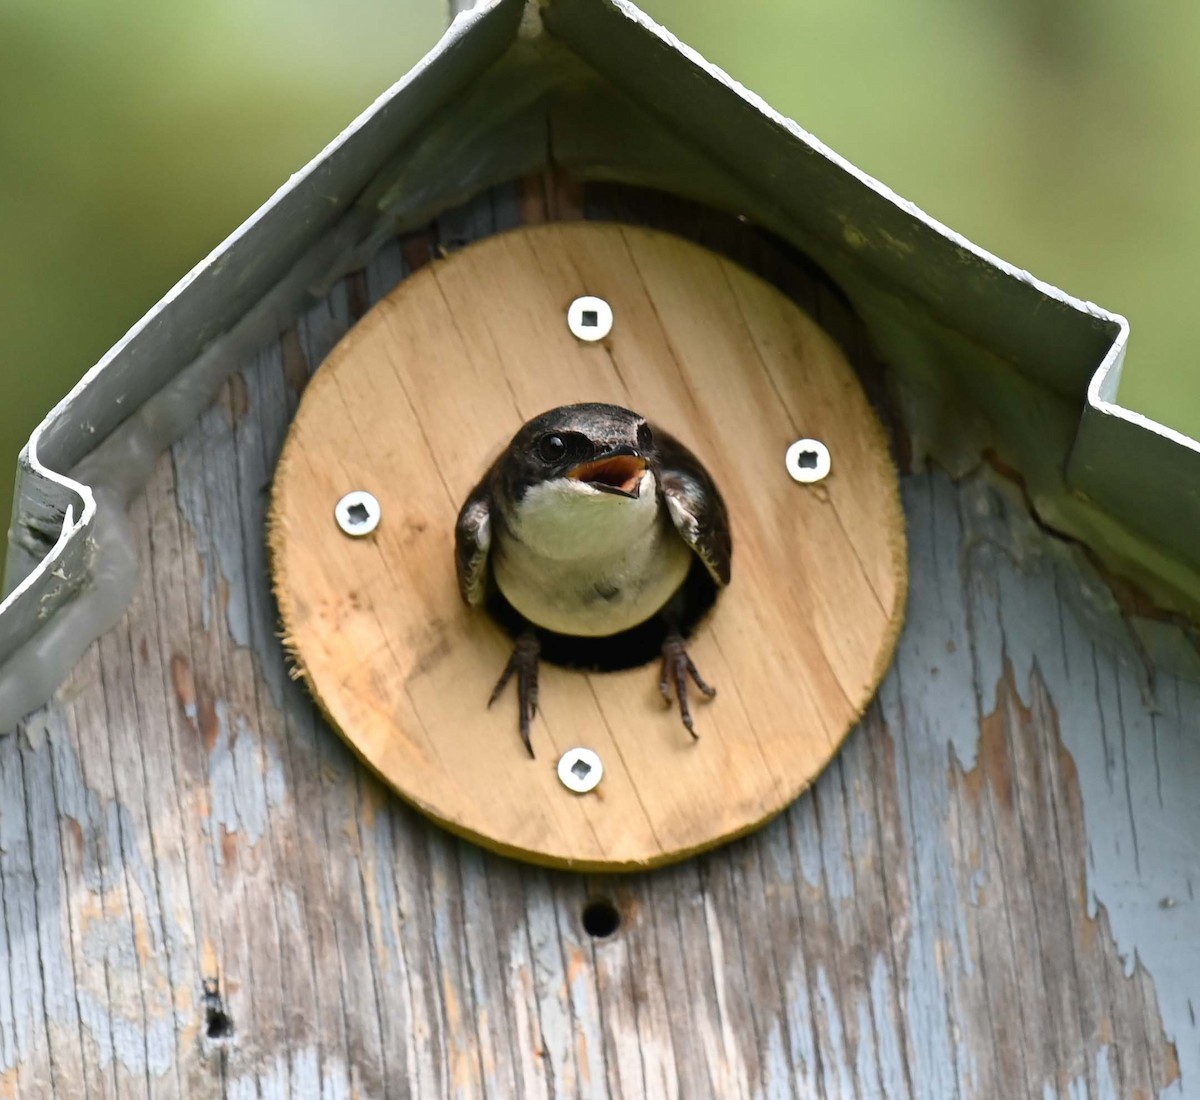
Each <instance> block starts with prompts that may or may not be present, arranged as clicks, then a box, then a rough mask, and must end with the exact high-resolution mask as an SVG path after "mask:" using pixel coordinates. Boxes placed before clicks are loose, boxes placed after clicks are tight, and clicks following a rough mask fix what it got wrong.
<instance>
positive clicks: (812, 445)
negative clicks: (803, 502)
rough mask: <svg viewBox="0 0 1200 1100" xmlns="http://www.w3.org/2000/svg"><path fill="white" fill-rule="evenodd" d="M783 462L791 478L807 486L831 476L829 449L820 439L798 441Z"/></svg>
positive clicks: (791, 447) (790, 448)
mask: <svg viewBox="0 0 1200 1100" xmlns="http://www.w3.org/2000/svg"><path fill="white" fill-rule="evenodd" d="M783 461H784V465H785V466H786V467H787V472H788V474H789V475H790V476H791V478H792V479H793V480H794V481H800V482H803V483H804V484H806V485H810V484H812V482H814V481H820V480H821V479H822V478H824V477H826V476H828V474H829V448H828V447H826V446H825V444H824V443H822V442H821V441H820V440H819V439H797V440H796V442H795V443H793V444H792V445H791V446H790V447H789V448H788V449H787V454H786V455H784V459H783Z"/></svg>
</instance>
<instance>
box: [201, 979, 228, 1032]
mask: <svg viewBox="0 0 1200 1100" xmlns="http://www.w3.org/2000/svg"><path fill="white" fill-rule="evenodd" d="M204 1034H205V1035H207V1036H208V1037H209V1038H210V1039H228V1038H229V1036H230V1035H232V1034H233V1017H232V1016H230V1015H229V1013H228V1012H226V1011H225V1002H224V1001H222V1000H221V983H220V982H219V981H218V979H216V978H205V979H204Z"/></svg>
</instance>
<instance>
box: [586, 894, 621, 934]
mask: <svg viewBox="0 0 1200 1100" xmlns="http://www.w3.org/2000/svg"><path fill="white" fill-rule="evenodd" d="M620 927H621V911H620V910H619V909H618V908H617V907H616V905H615V904H614V903H613V901H612V900H611V899H610V898H592V899H591V900H590V901H589V902H588V903H587V904H586V905H585V906H584V907H583V930H584V931H585V932H586V933H587V934H588V935H589V936H591V937H592V938H593V939H596V940H603V939H607V938H608V937H609V936H611V935H613V934H614V933H615V932H616V931H617V929H618V928H620Z"/></svg>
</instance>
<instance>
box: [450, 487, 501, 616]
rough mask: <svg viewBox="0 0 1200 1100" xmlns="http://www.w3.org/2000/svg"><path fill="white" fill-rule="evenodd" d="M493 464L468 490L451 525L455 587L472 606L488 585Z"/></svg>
mask: <svg viewBox="0 0 1200 1100" xmlns="http://www.w3.org/2000/svg"><path fill="white" fill-rule="evenodd" d="M493 472H494V467H493V469H492V470H489V471H488V472H487V473H486V474H485V475H484V476H483V478H482V479H481V480H480V482H479V484H478V485H476V486H475V488H474V489H472V490H471V492H470V494H469V495H468V497H467V499H466V500H465V501H464V502H463V506H462V508H461V509H460V510H459V513H458V522H457V523H455V525H454V564H455V568H456V569H457V571H458V591H459V593H460V594H461V595H462V598H463V600H464V601H465V602H466V603H468V604H470V606H472V607H478V606H479V605H480V604H481V603H483V601H484V598H485V596H486V595H487V588H488V550H489V549H490V548H491V544H492V538H493V526H494V525H493V516H492V511H493V509H492V507H491V495H492V494H491V488H490V486H491V479H492V475H493Z"/></svg>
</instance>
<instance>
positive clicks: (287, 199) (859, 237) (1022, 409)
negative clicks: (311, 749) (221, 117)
mask: <svg viewBox="0 0 1200 1100" xmlns="http://www.w3.org/2000/svg"><path fill="white" fill-rule="evenodd" d="M549 163H554V164H558V165H561V166H564V167H566V168H568V169H569V170H571V171H572V172H574V173H575V174H577V175H579V176H581V177H584V178H596V179H611V180H620V181H623V182H627V183H636V184H641V185H646V186H653V187H658V188H661V189H664V190H669V191H672V192H675V193H677V194H681V195H683V196H686V197H689V198H693V199H697V200H700V201H702V202H705V203H708V204H710V205H712V206H715V207H719V208H721V209H724V210H728V211H733V212H735V213H738V214H740V215H744V216H745V217H746V218H748V219H749V220H751V221H753V222H755V223H757V224H760V225H761V226H763V227H764V228H766V229H768V230H770V231H772V232H774V233H776V234H778V235H780V236H781V237H783V238H785V239H786V240H788V241H790V242H791V243H793V244H794V245H795V246H796V247H798V248H799V249H801V250H802V251H804V252H806V253H808V254H809V255H810V256H811V257H812V258H813V259H814V260H815V261H816V262H818V263H819V264H821V265H822V266H823V267H824V268H825V270H826V271H827V272H828V273H829V275H830V276H831V277H832V278H833V279H834V280H835V281H837V282H838V283H839V285H840V286H841V287H842V289H843V290H844V291H845V292H846V294H847V295H848V296H849V298H850V299H851V301H852V302H853V304H854V306H855V308H856V309H857V310H858V311H859V313H860V314H861V315H862V316H863V318H864V320H865V321H866V322H867V324H868V326H869V328H870V330H871V332H872V335H873V338H874V340H875V341H876V343H877V345H878V348H879V350H880V352H881V353H882V355H883V357H884V359H885V361H886V362H887V363H888V364H889V367H890V369H891V370H892V372H893V374H892V383H893V389H894V392H895V393H896V395H897V398H898V401H899V404H900V407H901V408H902V410H903V412H904V415H905V418H906V421H907V426H908V429H909V432H910V434H911V436H912V439H913V442H914V449H915V452H916V457H917V459H918V461H919V460H921V459H922V458H924V457H926V456H930V457H932V458H934V459H936V460H937V461H939V462H941V463H942V464H943V465H946V466H947V467H948V468H950V469H951V470H952V472H953V471H954V469H955V467H956V466H961V465H962V464H964V463H969V462H972V461H977V460H978V455H979V454H980V452H981V451H982V450H984V449H987V448H991V449H994V450H996V451H997V452H998V453H1001V454H1003V456H1004V460H1005V462H1006V463H1008V464H1009V465H1011V466H1013V467H1015V468H1016V469H1017V470H1019V471H1020V473H1021V475H1022V477H1023V478H1024V480H1025V484H1026V488H1027V491H1028V493H1029V495H1030V498H1031V500H1032V501H1033V504H1034V507H1035V509H1036V511H1037V512H1038V514H1039V516H1040V518H1041V519H1042V520H1043V521H1044V522H1046V523H1047V524H1048V525H1050V526H1051V527H1053V528H1055V529H1056V530H1060V531H1062V532H1063V533H1065V534H1068V535H1071V536H1074V537H1079V538H1081V539H1083V540H1084V541H1086V542H1087V543H1088V544H1089V545H1091V546H1093V547H1095V548H1096V549H1097V550H1098V552H1099V553H1101V555H1102V556H1106V557H1108V558H1109V559H1110V560H1112V561H1114V562H1118V563H1121V564H1122V565H1124V566H1126V567H1127V568H1128V570H1129V571H1131V572H1132V574H1133V575H1135V576H1136V577H1137V579H1138V580H1140V581H1142V582H1143V583H1146V584H1148V585H1149V586H1150V587H1151V588H1152V589H1154V590H1155V592H1156V594H1162V595H1163V598H1164V599H1166V600H1167V602H1174V603H1175V604H1176V605H1179V606H1186V605H1188V604H1189V601H1192V606H1195V603H1200V588H1198V587H1197V573H1198V572H1200V508H1198V506H1197V505H1198V503H1200V500H1198V494H1200V489H1198V488H1197V486H1198V485H1200V445H1198V444H1197V442H1196V441H1195V440H1193V439H1190V438H1188V437H1187V436H1185V435H1183V434H1182V433H1179V432H1176V431H1173V430H1171V429H1169V428H1167V427H1165V426H1164V425H1162V424H1159V423H1156V422H1155V421H1152V420H1150V419H1149V418H1147V417H1144V416H1140V415H1139V414H1137V413H1134V412H1132V411H1130V410H1128V409H1125V408H1123V407H1122V406H1120V405H1119V404H1118V403H1117V402H1116V400H1115V396H1116V391H1117V383H1118V379H1119V376H1120V369H1121V362H1122V359H1123V357H1124V354H1125V347H1126V342H1127V339H1128V335H1129V327H1128V324H1127V322H1126V321H1125V319H1124V318H1123V317H1120V316H1119V315H1117V314H1114V313H1110V312H1108V311H1106V310H1103V309H1100V308H1099V307H1097V306H1095V305H1093V304H1091V303H1089V302H1084V301H1080V300H1078V299H1076V298H1073V297H1071V296H1070V295H1068V294H1065V293H1063V292H1062V291H1060V290H1058V289H1056V288H1054V287H1052V286H1050V285H1048V284H1046V283H1043V282H1041V281H1039V280H1038V279H1036V278H1034V277H1033V276H1031V275H1029V274H1028V273H1026V272H1024V271H1021V270H1019V269H1017V268H1015V267H1012V266H1011V265H1009V264H1006V263H1004V262H1003V261H1001V260H999V259H997V258H996V257H994V256H992V255H990V254H989V253H987V252H985V251H984V250H982V249H980V248H978V247H976V246H975V245H973V244H971V243H970V242H969V241H967V240H965V239H964V238H963V237H961V236H959V235H958V234H956V233H954V232H953V231H951V230H949V229H948V228H946V227H945V226H943V225H941V224H940V223H938V222H937V221H935V220H934V219H933V218H930V217H929V216H928V215H926V214H925V213H923V212H922V211H921V210H919V209H918V208H917V207H915V206H914V205H913V204H911V203H909V202H906V201H905V200H903V199H901V198H899V197H898V196H896V195H895V194H893V193H892V192H891V191H890V190H889V189H888V188H886V187H885V186H883V185H882V184H881V183H879V182H878V181H876V180H874V179H872V178H871V177H869V176H867V175H866V174H865V173H863V172H861V171H859V170H858V169H857V168H855V167H854V166H853V165H852V164H850V163H849V162H847V161H846V160H844V159H843V158H841V157H839V156H838V155H837V154H836V153H834V152H833V151H832V150H830V149H828V148H827V147H826V146H825V145H823V144H822V143H821V142H820V141H818V140H817V139H816V138H814V137H813V136H812V135H811V134H808V133H806V132H805V131H804V130H803V129H801V128H800V126H798V125H797V124H796V123H795V122H793V121H791V120H789V119H786V118H783V117H781V116H780V115H779V114H777V113H776V112H775V111H773V110H772V109H771V108H770V107H769V106H768V105H767V104H766V103H764V102H763V101H762V100H761V99H759V98H758V97H757V96H755V95H754V94H753V93H751V92H749V91H747V90H746V89H745V88H743V87H742V86H741V85H739V84H738V83H737V82H735V81H734V80H732V79H731V78H729V77H728V76H727V75H726V74H725V73H723V72H721V71H720V70H719V69H717V68H715V67H714V66H712V65H710V64H708V63H707V62H706V61H705V60H704V59H703V58H701V57H700V56H699V55H698V54H696V53H695V52H694V51H692V50H690V49H689V48H688V47H687V46H685V45H683V44H682V43H680V42H679V41H678V40H677V39H675V38H674V37H673V36H672V35H671V34H670V33H669V32H667V31H666V30H664V29H663V28H662V27H660V26H658V25H657V24H655V23H654V22H652V21H651V20H650V19H649V18H647V17H646V16H645V15H644V14H643V13H642V12H641V11H639V10H638V9H637V8H636V7H634V6H633V5H632V4H631V3H628V2H626V0H483V2H481V3H479V4H477V5H476V6H475V7H474V8H473V9H472V10H470V11H468V12H465V13H463V14H461V15H459V16H458V17H457V18H456V19H455V20H454V22H453V24H452V25H451V27H450V28H449V30H448V31H447V33H446V35H445V36H444V37H443V38H442V40H441V41H440V42H439V43H438V45H437V46H436V47H435V48H434V50H433V51H432V52H431V53H430V54H429V55H428V56H427V57H426V58H425V59H424V60H423V61H422V62H421V63H420V64H419V65H418V66H417V67H416V68H415V69H413V70H412V71H411V72H410V73H409V74H408V75H406V76H405V77H404V78H403V79H402V80H400V81H399V82H398V83H397V84H395V85H394V86H393V87H391V88H390V89H388V91H387V92H385V93H384V94H383V95H382V96H380V97H379V99H377V100H376V101H375V103H374V104H372V105H371V106H370V107H369V108H368V109H367V110H366V111H365V112H364V113H363V114H362V115H360V116H359V117H358V118H357V119H356V120H355V121H354V122H353V123H352V124H351V125H350V126H349V127H348V128H347V129H346V130H345V131H344V132H343V133H342V134H341V135H339V136H338V138H337V139H336V140H335V141H333V142H332V143H331V144H330V145H329V146H328V147H326V148H325V149H324V150H323V151H322V152H321V154H320V155H319V156H317V157H316V158H315V159H314V160H313V161H312V162H311V163H310V164H308V165H307V166H306V167H305V168H304V169H302V170H301V171H300V172H297V173H296V174H295V175H294V176H292V178H291V179H290V180H289V181H288V182H287V183H286V184H285V185H284V186H283V187H281V188H280V189H279V190H278V191H277V192H276V193H275V194H274V195H273V196H272V197H271V198H270V199H269V200H268V201H267V202H266V203H265V204H264V205H263V206H262V207H261V208H260V209H259V210H258V211H257V212H256V213H255V214H254V215H253V216H252V217H251V218H250V219H249V220H248V221H246V222H245V223H244V224H243V225H242V226H240V227H239V228H238V229H237V230H236V231H235V232H234V233H233V234H232V235H230V237H229V238H228V239H227V240H226V241H225V242H224V243H223V244H221V245H220V246H219V247H218V248H217V249H216V250H215V251H214V252H213V253H212V254H211V255H210V256H209V257H208V258H207V259H205V260H204V261H203V262H202V263H201V264H199V265H198V266H197V267H196V268H195V269H194V270H193V271H191V272H190V273H189V274H188V275H187V276H185V277H184V278H183V279H182V280H181V281H180V282H179V283H178V284H177V285H176V286H175V287H174V288H173V289H172V290H171V291H170V292H169V293H168V294H167V295H166V296H165V297H164V298H163V299H162V300H161V301H160V302H159V303H158V304H157V305H155V306H154V307H153V309H151V310H150V311H149V313H147V314H146V315H145V317H143V318H142V319H141V320H140V321H139V322H138V323H137V324H136V325H134V327H133V328H132V329H131V330H130V331H129V333H128V334H127V335H126V336H125V337H124V338H123V339H122V340H121V341H120V342H119V343H118V344H117V345H116V346H115V347H114V348H113V349H112V350H111V351H109V352H108V354H107V355H105V356H104V358H103V359H102V360H101V361H100V362H99V363H98V364H96V366H94V367H93V368H92V369H91V370H90V371H88V372H87V374H86V375H85V376H84V377H83V379H82V380H81V381H80V382H79V384H78V385H77V386H75V388H74V389H73V390H72V391H71V392H70V393H69V394H68V395H67V397H66V398H65V399H64V400H63V401H61V402H60V403H59V404H58V405H57V406H56V407H55V408H54V409H53V411H52V412H51V413H50V414H49V415H48V416H47V417H46V419H45V420H44V421H43V422H42V423H41V424H40V425H39V426H38V428H37V429H36V430H35V431H34V433H33V435H32V436H31V437H30V439H29V442H28V444H27V445H26V447H25V448H24V450H23V451H22V453H21V456H20V465H19V471H18V479H17V495H16V501H15V505H14V512H13V521H12V527H11V529H10V553H9V559H8V570H7V587H8V589H9V594H8V596H7V598H6V599H5V600H4V602H3V605H0V661H6V662H8V667H7V668H6V670H5V673H4V674H0V681H2V680H3V679H5V678H6V677H7V678H9V679H11V677H12V675H13V668H14V667H16V666H15V665H14V662H13V660H12V659H13V658H14V657H16V656H17V655H19V654H21V653H22V652H25V653H26V655H27V654H28V653H29V652H30V647H29V646H28V645H27V643H30V641H31V640H32V639H34V638H35V636H36V638H37V640H36V645H35V646H33V647H32V650H35V651H36V653H37V654H39V655H40V657H41V658H44V657H45V656H46V655H47V654H53V653H58V652H59V651H62V652H64V653H66V654H67V656H68V657H70V655H71V654H72V653H76V651H80V652H81V647H82V645H84V644H86V641H87V640H88V639H89V638H91V637H94V636H96V635H97V634H98V633H99V632H100V631H102V630H103V629H105V628H106V627H107V625H109V624H110V623H111V622H113V621H115V618H116V616H118V615H119V614H120V613H121V610H123V608H124V605H125V599H126V596H127V593H128V592H130V591H132V580H131V577H132V576H135V575H136V574H135V570H136V562H135V561H134V560H133V554H132V548H131V542H130V539H129V537H128V531H127V528H126V527H125V520H124V508H125V505H126V503H127V502H128V501H129V499H131V498H132V496H133V495H134V494H135V493H136V492H137V490H138V489H139V488H140V486H141V485H142V484H144V481H145V478H146V477H147V476H148V475H149V472H150V470H151V469H152V468H153V462H154V458H155V456H156V455H157V454H158V453H159V452H160V451H161V450H162V449H163V448H165V447H167V446H168V445H169V444H170V443H171V442H172V441H173V440H174V439H176V438H178V437H179V436H180V435H181V434H182V433H183V432H185V431H186V430H187V428H188V426H189V425H190V424H191V423H192V422H193V421H194V420H195V418H196V416H197V415H198V414H199V413H200V411H201V410H202V409H203V408H204V407H205V406H206V405H207V404H208V403H209V402H210V401H211V399H212V396H213V394H214V393H215V390H216V387H217V386H218V385H219V384H220V382H221V381H222V380H223V378H224V377H225V376H226V375H227V374H229V373H230V372H231V371H232V370H234V369H236V368H237V367H239V366H240V365H241V364H242V362H243V356H244V354H245V353H246V352H247V351H248V350H252V349H254V348H256V347H260V346H262V345H263V344H265V343H267V342H269V341H270V340H271V339H273V338H274V337H275V336H276V335H277V334H278V332H279V331H281V330H282V329H283V328H284V327H286V326H287V324H289V323H290V321H291V320H292V319H293V318H294V317H295V315H296V314H297V312H298V311H299V309H300V308H301V307H302V306H303V304H304V303H305V301H306V300H309V299H310V296H311V294H312V293H314V292H315V293H320V292H321V291H322V290H323V288H325V287H328V286H329V285H330V283H331V282H332V281H334V280H335V279H336V278H337V277H339V276H340V275H341V274H344V273H345V272H348V271H351V270H354V269H355V268H357V267H360V266H362V264H363V262H365V260H366V259H367V258H369V256H370V255H372V254H373V252H374V250H375V249H377V248H378V247H379V246H380V245H381V244H382V243H383V242H384V241H386V240H387V239H389V238H390V236H392V235H393V234H394V233H396V232H397V231H400V230H403V229H404V228H406V227H409V226H415V225H418V224H421V223H423V222H424V221H427V220H428V219H429V218H430V217H432V215H434V214H435V213H437V212H438V211H440V210H442V209H445V208H446V207H448V206H450V205H452V204H453V203H455V202H458V201H461V200H462V199H464V198H466V197H468V196H469V195H470V194H472V193H474V192H476V191H477V190H479V189H480V188H482V187H485V186H489V185H491V184H494V183H498V182H502V181H504V180H506V179H511V178H513V177H515V176H518V175H522V174H525V173H528V172H531V171H536V170H538V169H539V168H541V167H544V166H546V165H547V164H549ZM965 409H974V410H975V412H974V413H971V414H966V413H964V410H965ZM22 647H26V648H25V650H24V651H22ZM71 660H72V661H73V657H71ZM17 665H19V666H22V667H24V668H25V669H26V671H28V666H29V660H21V661H17ZM67 667H68V668H69V665H68V666H67ZM50 675H51V674H50V673H46V674H45V676H46V677H50ZM52 688H53V684H50V685H49V687H48V688H47V689H46V691H45V693H46V694H48V692H49V690H52ZM35 694H36V693H35ZM25 695H29V692H26V693H25ZM8 709H11V708H6V706H5V704H4V701H3V692H2V691H0V724H2V722H3V719H4V718H5V717H6V715H7V712H8Z"/></svg>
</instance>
